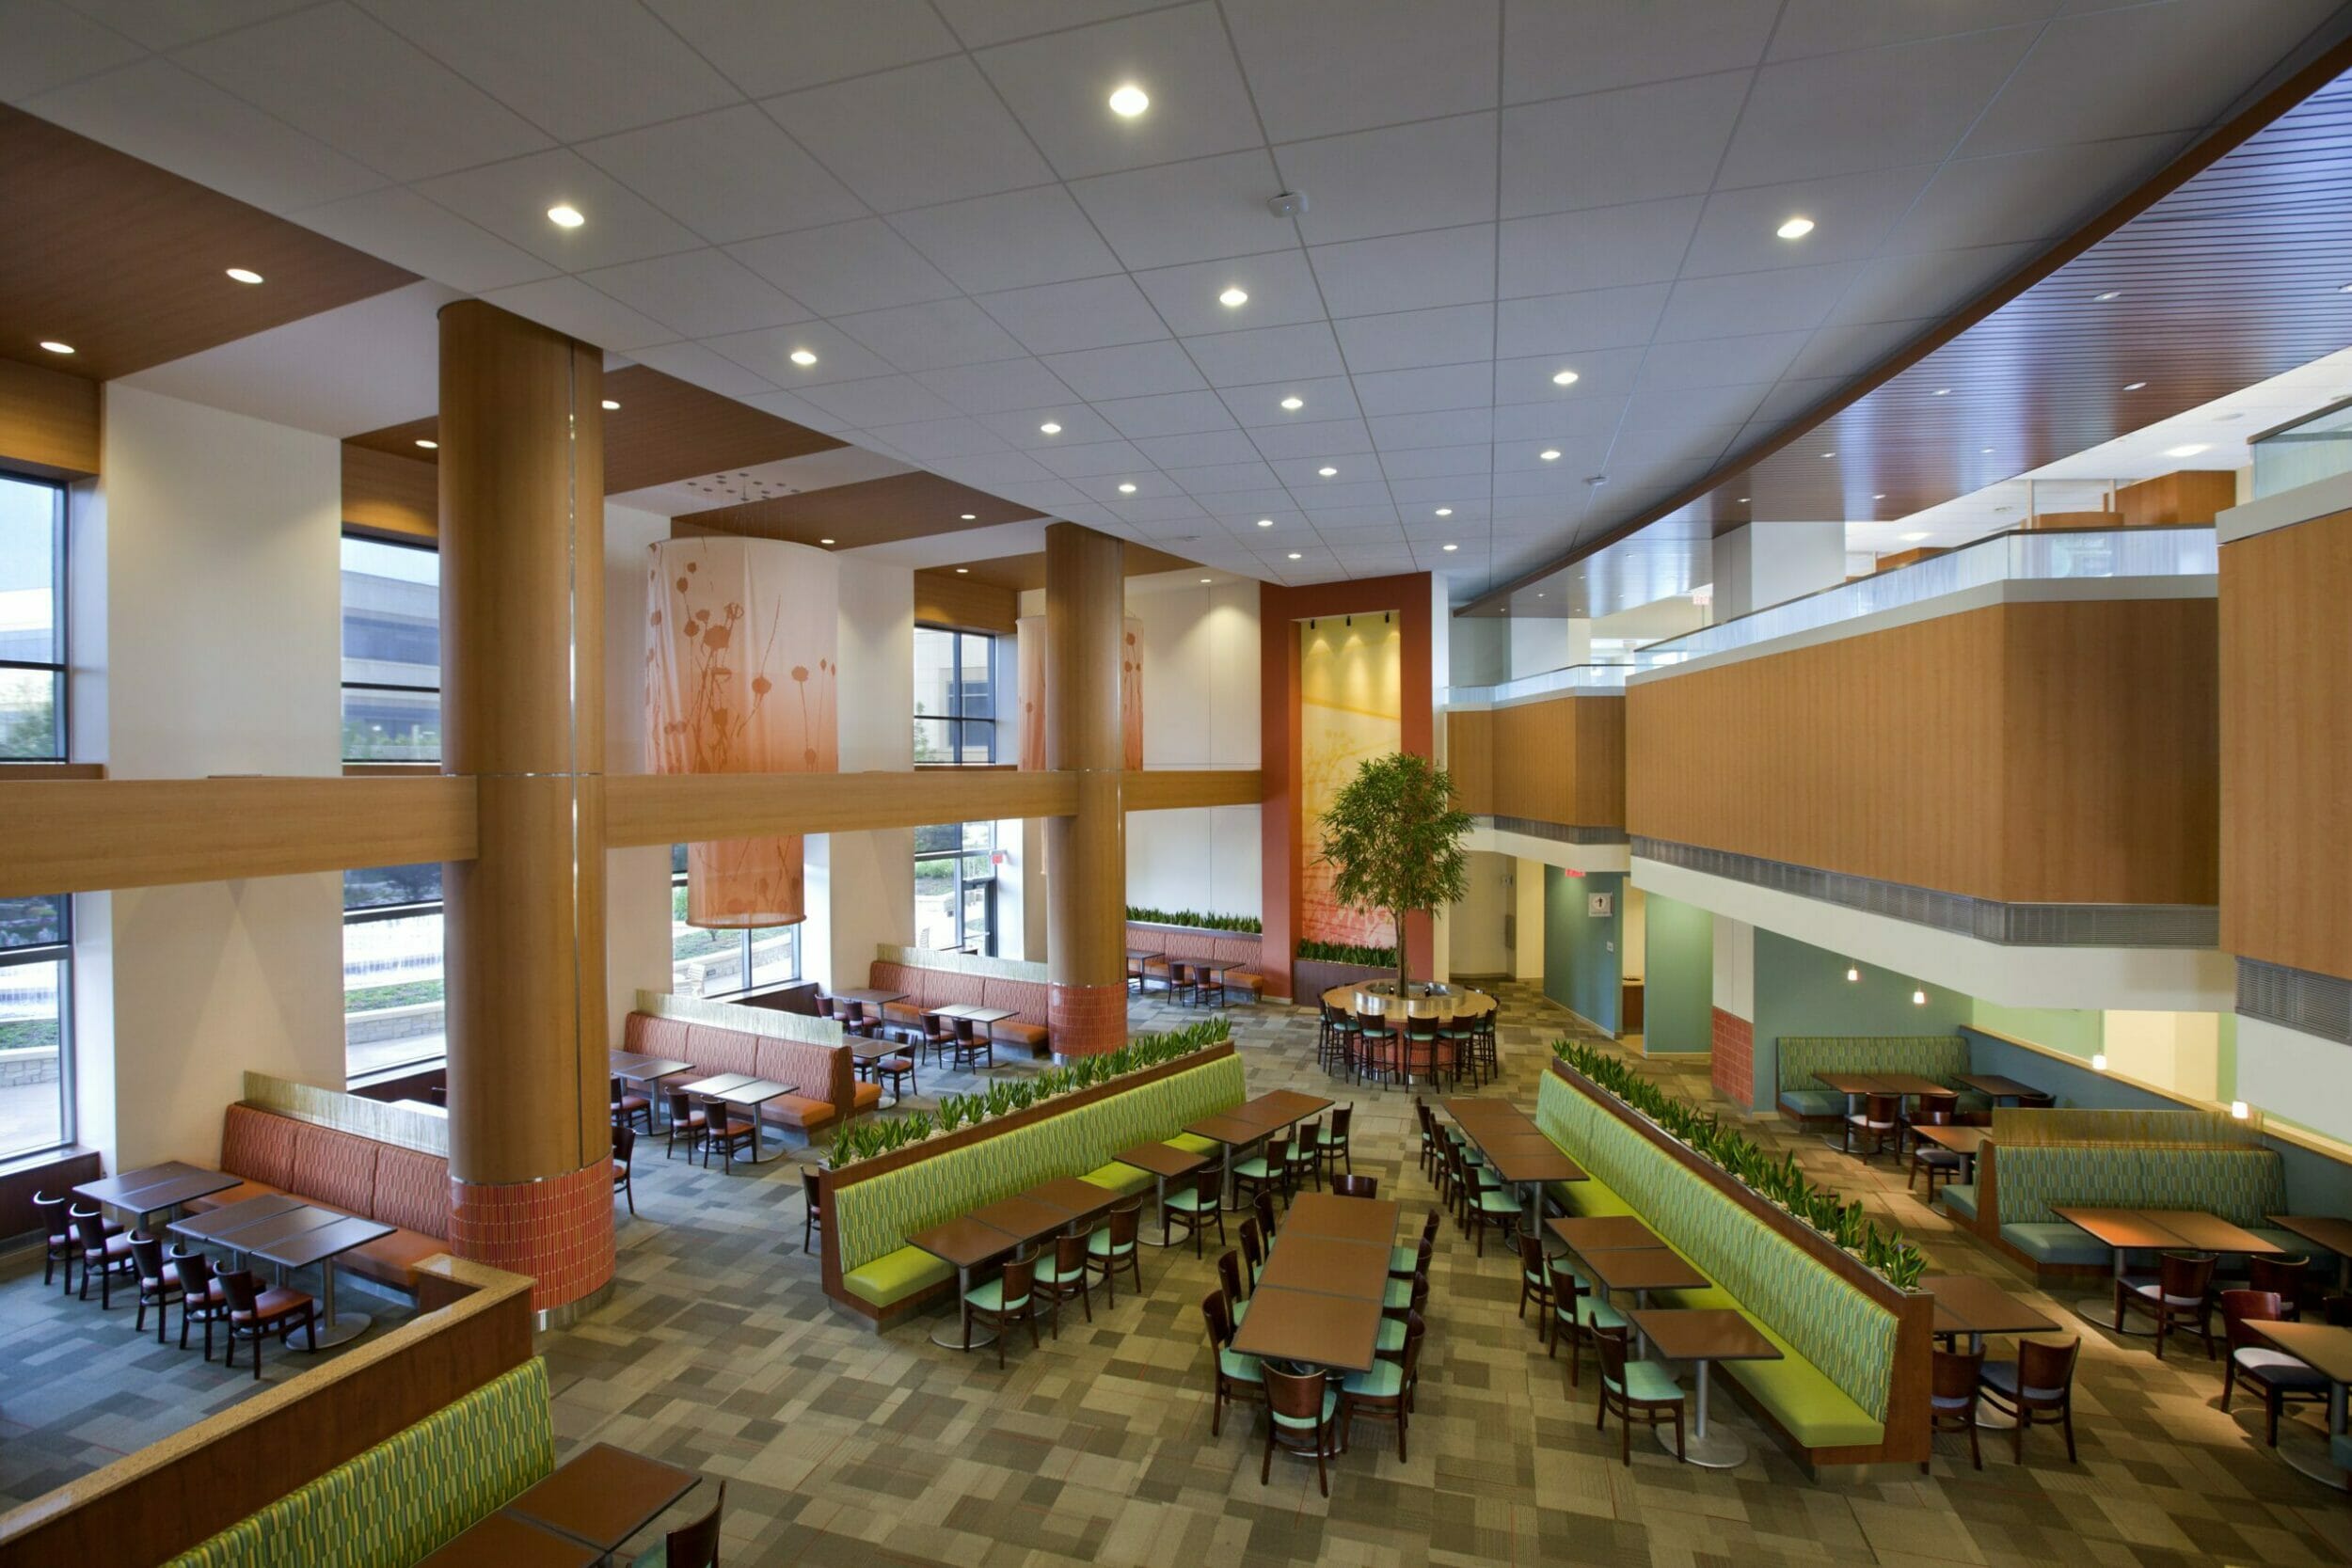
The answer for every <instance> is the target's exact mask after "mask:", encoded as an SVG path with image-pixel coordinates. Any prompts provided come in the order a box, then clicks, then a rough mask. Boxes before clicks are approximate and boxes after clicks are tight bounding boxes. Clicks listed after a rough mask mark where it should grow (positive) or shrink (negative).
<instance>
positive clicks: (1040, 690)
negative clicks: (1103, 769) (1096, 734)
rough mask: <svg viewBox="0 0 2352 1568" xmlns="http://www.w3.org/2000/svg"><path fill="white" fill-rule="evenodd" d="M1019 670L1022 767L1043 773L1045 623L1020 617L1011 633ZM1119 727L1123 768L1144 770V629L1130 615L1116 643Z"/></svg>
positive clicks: (1031, 618)
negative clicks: (1117, 650)
mask: <svg viewBox="0 0 2352 1568" xmlns="http://www.w3.org/2000/svg"><path fill="white" fill-rule="evenodd" d="M1013 631H1014V634H1015V635H1016V636H1017V637H1018V639H1019V641H1018V643H1017V644H1016V646H1017V649H1018V652H1019V656H1020V658H1019V664H1020V678H1019V685H1020V693H1019V695H1020V699H1021V716H1020V717H1021V766H1022V767H1023V768H1025V769H1027V770H1028V771H1031V772H1039V771H1042V770H1043V768H1044V767H1045V617H1044V616H1042V615H1024V616H1023V617H1021V619H1020V621H1019V622H1018V623H1016V624H1015V626H1014V627H1013ZM1119 727H1120V741H1121V743H1122V746H1123V750H1124V752H1125V760H1124V764H1123V766H1125V767H1127V768H1131V769H1132V768H1141V767H1142V766H1143V623H1142V622H1141V621H1139V620H1137V619H1136V617H1134V616H1132V615H1130V616H1128V617H1127V618H1126V620H1125V624H1124V625H1123V626H1122V627H1121V628H1120V638H1119Z"/></svg>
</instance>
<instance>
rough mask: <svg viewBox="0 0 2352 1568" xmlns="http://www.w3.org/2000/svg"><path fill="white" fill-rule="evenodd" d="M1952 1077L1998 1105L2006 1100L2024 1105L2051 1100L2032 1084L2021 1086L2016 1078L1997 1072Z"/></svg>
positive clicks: (1957, 1074)
mask: <svg viewBox="0 0 2352 1568" xmlns="http://www.w3.org/2000/svg"><path fill="white" fill-rule="evenodd" d="M1952 1076H1953V1077H1954V1078H1955V1079H1957V1080H1958V1081H1960V1082H1961V1083H1963V1084H1965V1085H1968V1086H1969V1087H1970V1088H1972V1089H1974V1090H1976V1091H1977V1092H1978V1093H1979V1094H1980V1095H1983V1096H1984V1097H1985V1098H1986V1099H1987V1100H1990V1101H1993V1102H1994V1104H1996V1105H1997V1104H1999V1103H2000V1102H2001V1101H2004V1100H2014V1101H2018V1102H2019V1103H2021V1104H2022V1103H2024V1102H2025V1101H2028V1100H2047V1099H2049V1098H2050V1097H2049V1095H2048V1094H2047V1093H2046V1092H2044V1091H2043V1090H2041V1089H2037V1088H2035V1087H2034V1086H2033V1085H2031V1084H2021V1083H2019V1082H2018V1081H2017V1080H2016V1079H2014V1078H2010V1077H2005V1076H2004V1075H2002V1074H2000V1073H1997V1072H1955V1073H1953V1074H1952Z"/></svg>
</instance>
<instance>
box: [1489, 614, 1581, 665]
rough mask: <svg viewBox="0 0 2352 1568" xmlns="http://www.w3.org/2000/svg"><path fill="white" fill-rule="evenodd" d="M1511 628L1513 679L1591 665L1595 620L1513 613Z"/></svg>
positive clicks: (1509, 621)
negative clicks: (1576, 665)
mask: <svg viewBox="0 0 2352 1568" xmlns="http://www.w3.org/2000/svg"><path fill="white" fill-rule="evenodd" d="M1504 624H1505V625H1507V626H1509V627H1510V628H1511V678H1512V679H1514V680H1516V679H1518V677H1519V676H1521V675H1540V674H1542V673H1544V672H1545V671H1547V670H1565V669H1566V668H1567V667H1568V666H1569V665H1571V664H1589V663H1591V662H1592V657H1593V623H1592V622H1590V621H1580V620H1572V619H1569V618H1568V617H1565V616H1549V615H1514V616H1512V617H1511V618H1510V619H1509V620H1508V621H1507V622H1505V623H1504Z"/></svg>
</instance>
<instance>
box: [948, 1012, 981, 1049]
mask: <svg viewBox="0 0 2352 1568" xmlns="http://www.w3.org/2000/svg"><path fill="white" fill-rule="evenodd" d="M947 1022H948V1023H949V1025H950V1026H952V1027H953V1028H954V1030H955V1032H956V1043H957V1044H958V1045H969V1044H971V1043H972V1042H973V1040H974V1036H973V1033H972V1021H971V1020H970V1019H968V1018H966V1017H964V1016H963V1015H962V1014H961V1013H957V1014H955V1015H953V1016H952V1017H950V1018H949V1019H948V1020H947Z"/></svg>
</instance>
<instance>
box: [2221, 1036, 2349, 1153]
mask: <svg viewBox="0 0 2352 1568" xmlns="http://www.w3.org/2000/svg"><path fill="white" fill-rule="evenodd" d="M2236 1096H2237V1098H2238V1099H2240V1100H2243V1101H2246V1102H2247V1103H2248V1104H2249V1105H2253V1106H2256V1107H2258V1108H2259V1109H2261V1110H2264V1111H2266V1112H2268V1113H2270V1114H2272V1115H2275V1116H2277V1117H2280V1119H2282V1120H2285V1121H2291V1122H2294V1123H2295V1124H2296V1126H2298V1127H2308V1128H2310V1129H2311V1130H2312V1131H2313V1132H2324V1133H2326V1134H2327V1135H2328V1137H2331V1138H2339V1139H2343V1140H2344V1141H2346V1142H2352V1051H2347V1050H2345V1049H2344V1046H2342V1045H2341V1044H2339V1043H2337V1042H2336V1041H2334V1040H2330V1039H2323V1038H2321V1037H2319V1036H2317V1035H2306V1034H2304V1033H2303V1032H2302V1031H2300V1030H2297V1029H2289V1028H2287V1027H2286V1026H2285V1025H2284V1024H2280V1023H2273V1022H2270V1021H2269V1020H2268V1019H2262V1018H2249V1017H2248V1016H2247V1015H2245V1014H2243V1013H2241V1014H2239V1015H2238V1021H2237V1090H2236Z"/></svg>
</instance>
